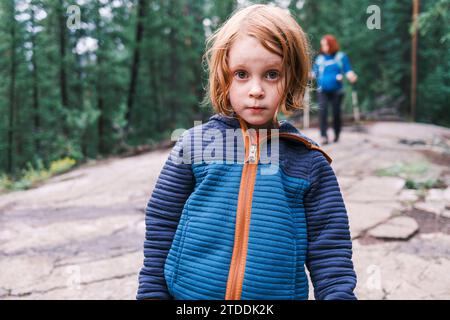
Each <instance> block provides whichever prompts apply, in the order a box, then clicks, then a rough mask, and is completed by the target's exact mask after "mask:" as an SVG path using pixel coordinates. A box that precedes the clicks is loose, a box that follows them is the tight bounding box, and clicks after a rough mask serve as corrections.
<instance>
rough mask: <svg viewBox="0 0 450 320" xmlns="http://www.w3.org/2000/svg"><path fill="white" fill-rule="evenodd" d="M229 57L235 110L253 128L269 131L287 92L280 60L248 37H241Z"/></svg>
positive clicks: (231, 96)
mask: <svg viewBox="0 0 450 320" xmlns="http://www.w3.org/2000/svg"><path fill="white" fill-rule="evenodd" d="M228 54H229V56H228V59H229V60H228V64H229V65H228V66H229V68H230V70H231V76H232V82H231V86H230V92H229V98H230V103H231V105H232V107H233V110H234V111H235V112H236V113H237V114H238V115H239V116H240V117H241V118H243V119H244V120H245V121H246V122H247V123H248V125H249V127H251V128H270V127H271V126H272V121H273V118H274V115H275V112H277V110H278V106H279V104H280V102H281V97H282V93H283V91H284V79H283V77H282V73H281V72H282V64H281V63H282V59H281V57H280V56H278V55H277V54H274V53H272V52H270V51H269V50H267V49H266V48H264V47H263V45H262V44H261V43H260V42H259V40H258V39H256V38H254V37H251V36H247V35H245V36H240V37H238V38H237V39H236V40H235V42H234V43H233V45H232V46H231V48H230V50H229V52H228ZM254 106H258V107H259V108H252V107H254Z"/></svg>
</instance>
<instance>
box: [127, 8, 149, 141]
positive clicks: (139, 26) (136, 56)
mask: <svg viewBox="0 0 450 320" xmlns="http://www.w3.org/2000/svg"><path fill="white" fill-rule="evenodd" d="M137 11H138V18H137V23H136V36H135V39H136V40H135V47H134V53H133V62H132V64H131V74H130V86H129V89H128V99H127V111H126V114H125V119H126V126H125V134H128V131H129V129H130V126H131V114H132V109H133V103H134V98H135V93H136V83H137V79H138V71H139V61H140V55H141V43H142V38H143V34H144V20H145V17H146V12H147V0H139V1H138V7H137Z"/></svg>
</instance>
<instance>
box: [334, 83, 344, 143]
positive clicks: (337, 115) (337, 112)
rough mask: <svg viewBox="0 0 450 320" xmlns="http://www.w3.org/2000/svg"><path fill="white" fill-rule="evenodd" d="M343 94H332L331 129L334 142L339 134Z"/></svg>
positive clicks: (338, 92)
mask: <svg viewBox="0 0 450 320" xmlns="http://www.w3.org/2000/svg"><path fill="white" fill-rule="evenodd" d="M343 97H344V93H343V92H341V91H336V92H333V97H332V101H331V104H332V106H333V129H334V142H338V140H339V135H340V134H341V104H342V98H343Z"/></svg>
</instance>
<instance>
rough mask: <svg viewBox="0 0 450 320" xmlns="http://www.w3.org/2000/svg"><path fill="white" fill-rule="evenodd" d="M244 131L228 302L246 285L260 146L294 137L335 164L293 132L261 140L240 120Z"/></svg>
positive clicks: (226, 296)
mask: <svg viewBox="0 0 450 320" xmlns="http://www.w3.org/2000/svg"><path fill="white" fill-rule="evenodd" d="M239 122H240V123H241V128H242V130H243V131H244V148H245V159H246V160H245V162H244V166H243V169H242V177H241V183H240V187H239V197H238V207H237V214H236V226H235V236H234V246H233V254H232V257H231V264H230V270H229V274H228V280H227V289H226V293H225V300H240V299H241V293H242V285H243V282H244V272H245V264H246V258H247V247H248V235H249V228H250V216H251V208H252V199H253V190H254V187H255V179H256V172H257V169H258V162H259V157H260V147H261V144H262V143H263V142H266V141H267V140H268V139H270V138H271V136H272V137H274V136H277V135H278V136H279V137H285V138H291V139H294V140H297V141H300V142H302V143H304V144H305V145H306V146H307V148H309V149H317V150H319V151H321V152H322V153H323V154H324V155H325V157H326V158H327V160H328V162H329V163H331V161H332V160H331V157H329V156H328V155H327V154H326V153H325V152H324V151H323V150H322V149H320V148H319V147H317V146H315V145H313V144H312V143H311V142H309V141H308V140H306V139H304V138H301V137H298V136H296V135H293V134H289V133H279V134H272V135H271V134H270V131H269V133H268V135H267V136H265V137H263V138H261V140H260V141H258V138H259V137H258V133H257V134H256V137H255V136H254V135H252V134H249V133H248V130H247V125H246V124H245V122H244V120H242V119H239Z"/></svg>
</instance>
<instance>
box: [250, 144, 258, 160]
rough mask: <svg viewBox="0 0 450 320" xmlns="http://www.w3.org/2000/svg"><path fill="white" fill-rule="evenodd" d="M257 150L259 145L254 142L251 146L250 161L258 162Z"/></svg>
mask: <svg viewBox="0 0 450 320" xmlns="http://www.w3.org/2000/svg"><path fill="white" fill-rule="evenodd" d="M256 150H257V145H256V144H252V145H251V146H250V150H249V153H248V163H255V162H256Z"/></svg>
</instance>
